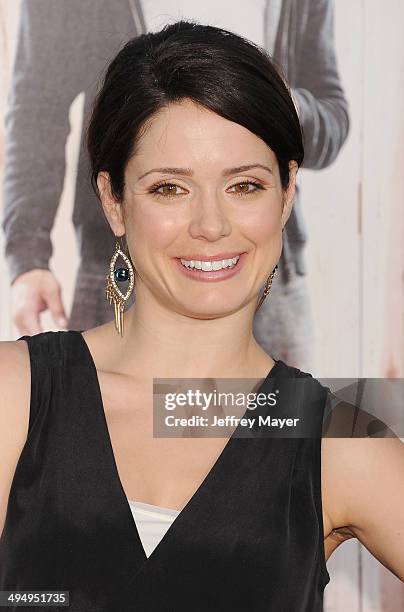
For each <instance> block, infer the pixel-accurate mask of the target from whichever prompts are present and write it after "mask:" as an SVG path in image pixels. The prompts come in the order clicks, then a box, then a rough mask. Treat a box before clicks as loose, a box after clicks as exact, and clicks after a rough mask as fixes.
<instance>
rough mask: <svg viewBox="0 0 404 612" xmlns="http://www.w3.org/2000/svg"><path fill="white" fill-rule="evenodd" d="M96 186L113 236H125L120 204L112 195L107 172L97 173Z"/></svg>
mask: <svg viewBox="0 0 404 612" xmlns="http://www.w3.org/2000/svg"><path fill="white" fill-rule="evenodd" d="M97 186H98V190H99V192H100V200H101V205H102V208H103V210H104V214H105V216H106V218H107V220H108V223H109V225H110V227H111V229H112V231H113V232H114V234H115V236H123V235H124V234H125V224H124V218H123V209H122V203H121V202H118V201H117V200H116V199H115V198H114V196H113V195H112V191H111V179H110V176H109V173H108V172H104V171H102V172H99V173H98V176H97Z"/></svg>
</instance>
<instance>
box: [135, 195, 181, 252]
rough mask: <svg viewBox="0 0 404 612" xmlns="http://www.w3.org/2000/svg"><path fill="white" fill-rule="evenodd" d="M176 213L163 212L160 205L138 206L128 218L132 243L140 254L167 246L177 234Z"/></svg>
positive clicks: (179, 222) (178, 221)
mask: <svg viewBox="0 0 404 612" xmlns="http://www.w3.org/2000/svg"><path fill="white" fill-rule="evenodd" d="M180 226H181V219H180V218H178V214H175V213H174V211H172V214H171V213H170V214H163V213H162V211H161V208H160V207H156V208H154V209H153V208H152V207H151V206H138V207H137V208H136V209H135V210H134V211H133V214H132V217H131V220H130V227H131V236H132V238H133V245H134V247H135V249H136V251H137V252H138V254H139V255H140V256H142V254H143V253H145V252H146V251H150V250H153V251H156V250H159V249H164V248H167V247H168V246H169V245H170V244H171V243H172V242H173V241H174V240H175V239H176V238H177V236H178V233H179V231H180V230H179V228H180Z"/></svg>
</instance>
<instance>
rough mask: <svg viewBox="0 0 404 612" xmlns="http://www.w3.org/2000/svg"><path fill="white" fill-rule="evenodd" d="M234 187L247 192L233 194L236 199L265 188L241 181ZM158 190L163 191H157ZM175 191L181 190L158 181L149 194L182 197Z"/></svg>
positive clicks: (256, 183)
mask: <svg viewBox="0 0 404 612" xmlns="http://www.w3.org/2000/svg"><path fill="white" fill-rule="evenodd" d="M250 185H252V186H253V187H254V189H249V186H250ZM234 187H242V188H244V187H247V190H246V189H242V190H241V191H238V192H233V193H235V194H236V196H238V197H242V196H246V195H251V194H253V193H256V192H257V191H258V190H259V189H265V187H264V186H263V185H261V183H258V182H256V181H242V182H241V183H236V184H235V185H232V186H231V189H232V188H234ZM159 189H163V191H159ZM176 189H183V188H182V187H180V186H179V185H176V184H175V183H170V182H168V181H160V182H159V183H156V184H154V185H153V186H152V187H150V189H149V193H151V194H152V195H153V196H156V197H163V198H175V197H177V196H181V195H184V194H183V193H176V191H175V190H176Z"/></svg>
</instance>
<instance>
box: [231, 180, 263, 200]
mask: <svg viewBox="0 0 404 612" xmlns="http://www.w3.org/2000/svg"><path fill="white" fill-rule="evenodd" d="M250 185H252V186H253V187H254V189H250ZM233 187H236V188H237V187H240V189H239V190H237V189H236V191H235V192H234V193H235V194H236V195H237V196H241V197H242V196H245V195H250V194H252V193H256V192H257V191H258V190H259V189H265V187H263V186H262V185H261V184H260V183H256V182H255V181H243V182H242V183H236V184H235V185H233V186H232V188H233Z"/></svg>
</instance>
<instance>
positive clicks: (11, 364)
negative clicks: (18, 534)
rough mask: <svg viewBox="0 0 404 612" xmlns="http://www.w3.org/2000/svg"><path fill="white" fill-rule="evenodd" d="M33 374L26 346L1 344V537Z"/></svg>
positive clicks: (23, 438)
mask: <svg viewBox="0 0 404 612" xmlns="http://www.w3.org/2000/svg"><path fill="white" fill-rule="evenodd" d="M30 388H31V373H30V364H29V353H28V347H27V344H26V342H24V341H11V342H0V534H1V533H2V531H3V527H4V521H5V518H6V511H7V504H8V498H9V494H10V488H11V483H12V480H13V477H14V473H15V469H16V466H17V463H18V459H19V457H20V454H21V451H22V449H23V447H24V444H25V441H26V439H27V433H28V422H29V409H30V396H31V390H30Z"/></svg>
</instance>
